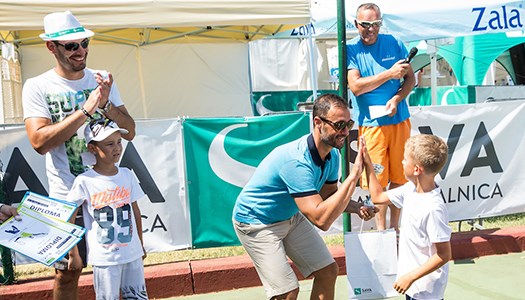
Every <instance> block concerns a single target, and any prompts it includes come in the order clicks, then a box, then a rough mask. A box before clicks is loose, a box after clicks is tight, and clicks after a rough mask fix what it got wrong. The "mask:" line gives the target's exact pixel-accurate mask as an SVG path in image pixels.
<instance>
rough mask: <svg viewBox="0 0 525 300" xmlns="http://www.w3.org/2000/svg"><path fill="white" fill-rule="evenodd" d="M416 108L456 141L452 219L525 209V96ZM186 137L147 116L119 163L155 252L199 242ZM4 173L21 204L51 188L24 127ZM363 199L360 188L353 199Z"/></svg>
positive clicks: (449, 174)
mask: <svg viewBox="0 0 525 300" xmlns="http://www.w3.org/2000/svg"><path fill="white" fill-rule="evenodd" d="M411 114H412V117H411V120H412V130H413V131H412V134H418V133H432V134H435V135H437V136H440V137H442V138H443V139H444V140H445V141H446V142H447V143H448V145H449V161H448V163H447V165H446V166H445V168H444V169H443V171H442V172H441V173H440V174H439V175H438V176H437V178H436V179H437V182H438V184H439V185H440V186H441V188H442V190H443V195H442V196H443V201H444V202H445V203H447V207H448V210H449V215H450V219H451V220H452V221H457V220H465V219H473V218H480V217H491V216H498V215H505V214H511V213H519V212H523V211H525V199H524V198H523V197H522V194H523V190H524V189H523V187H522V184H521V183H522V182H524V181H525V172H524V171H523V170H525V142H524V141H525V137H524V134H525V132H524V130H523V128H525V101H505V102H492V103H478V104H468V105H453V106H426V107H411ZM356 136H357V132H356V130H352V133H351V137H352V138H353V139H354V140H355V138H356ZM182 138H183V137H182V132H181V122H180V121H179V120H173V119H171V120H146V121H138V122H137V135H136V137H135V139H134V140H133V142H132V143H125V144H124V149H125V151H124V154H123V157H122V160H121V162H120V165H121V166H124V167H129V168H131V169H132V170H133V172H134V173H135V174H136V175H137V178H138V179H139V182H140V184H141V186H142V188H143V189H144V191H145V192H146V194H147V195H148V197H147V198H145V199H144V200H142V201H141V202H140V203H139V205H140V208H141V211H142V215H143V216H142V217H143V219H142V221H143V229H144V238H145V244H146V245H145V246H146V249H147V251H148V252H155V251H168V250H174V249H182V248H188V247H191V246H192V245H191V244H192V243H191V241H192V238H191V230H190V229H191V228H190V219H189V214H190V212H189V206H188V205H187V202H188V201H187V199H186V180H185V169H184V157H185V155H184V153H183V147H182ZM184 138H185V139H194V138H199V137H196V136H186V137H184ZM352 149H353V150H352V151H354V150H355V149H356V147H355V142H352ZM0 171H1V172H5V173H6V175H5V177H4V178H3V181H4V186H5V189H6V192H7V194H8V197H9V199H10V201H13V202H15V203H18V202H20V200H21V199H22V197H23V195H24V194H25V192H26V191H27V190H31V191H34V192H36V193H40V194H45V191H46V190H47V178H46V177H45V166H44V158H43V156H40V155H38V154H37V153H36V152H35V151H34V150H33V149H32V147H31V145H30V144H29V141H28V140H27V135H26V132H25V129H24V128H23V126H20V127H19V128H7V129H4V130H0ZM39 189H40V190H39ZM42 189H43V190H44V193H42V192H41V190H42ZM362 197H366V194H365V193H363V192H362V191H360V192H359V193H356V194H354V196H353V199H354V200H360V198H361V199H362ZM221 222H230V220H229V219H228V220H221ZM352 225H353V226H352V227H353V229H352V230H354V231H355V230H356V229H357V230H358V229H359V227H360V225H361V223H360V221H358V220H355V219H354V218H352ZM356 226H357V228H356ZM334 227H336V229H337V228H338V227H341V225H340V223H338V224H337V225H334ZM363 227H364V228H363V230H368V229H370V228H372V227H373V221H369V222H365V224H364V226H363Z"/></svg>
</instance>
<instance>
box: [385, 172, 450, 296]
mask: <svg viewBox="0 0 525 300" xmlns="http://www.w3.org/2000/svg"><path fill="white" fill-rule="evenodd" d="M436 186H437V185H436ZM440 192H441V188H439V187H437V188H435V189H434V190H432V191H431V192H428V193H417V192H416V186H415V185H414V184H413V183H412V182H410V181H409V182H407V183H406V184H404V185H403V186H401V187H399V188H396V189H393V190H388V191H387V195H388V198H389V199H390V201H391V202H392V203H393V204H394V205H395V206H397V207H399V208H403V214H402V216H401V228H400V237H399V259H398V265H397V274H398V278H399V277H401V276H403V275H405V274H406V273H408V272H410V271H412V270H414V269H416V268H418V267H420V266H421V265H423V264H424V263H425V262H427V261H428V260H429V258H430V257H431V256H432V255H434V254H435V253H436V247H435V246H434V245H433V243H441V242H447V241H450V235H451V233H452V229H451V228H450V226H448V220H449V219H448V212H447V208H446V206H445V203H444V202H443V199H442V197H441V194H440ZM447 281H448V263H446V264H445V265H443V266H441V268H439V269H437V270H435V271H434V272H432V273H430V274H428V275H426V276H423V277H422V278H420V279H418V280H416V281H415V282H414V283H413V284H412V286H411V287H410V288H409V289H408V291H407V292H406V294H407V295H409V296H411V297H413V298H416V299H443V298H444V294H445V288H446V286H447Z"/></svg>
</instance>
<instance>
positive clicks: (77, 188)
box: [67, 119, 148, 299]
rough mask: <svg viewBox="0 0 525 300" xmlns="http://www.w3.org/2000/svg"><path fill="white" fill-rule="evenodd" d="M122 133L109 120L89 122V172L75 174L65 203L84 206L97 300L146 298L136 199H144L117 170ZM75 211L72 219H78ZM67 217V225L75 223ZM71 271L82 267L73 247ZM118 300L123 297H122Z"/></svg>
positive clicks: (129, 175)
mask: <svg viewBox="0 0 525 300" xmlns="http://www.w3.org/2000/svg"><path fill="white" fill-rule="evenodd" d="M126 133H128V131H127V130H126V129H122V128H119V127H118V125H117V124H116V123H115V122H113V121H111V120H109V119H101V120H92V121H91V122H90V123H89V124H88V125H87V126H86V128H85V130H84V134H85V138H86V143H87V148H88V151H89V152H91V153H92V154H93V155H95V158H96V163H95V165H94V166H93V168H92V169H89V170H88V171H86V172H84V173H82V174H80V175H78V176H77V177H76V178H75V181H74V182H73V187H72V188H71V191H70V192H69V194H68V196H67V200H68V201H70V202H74V203H76V204H77V205H79V206H82V212H83V217H84V226H85V227H86V229H87V232H86V241H87V262H88V263H89V264H90V265H92V266H93V280H94V287H95V294H96V296H97V299H147V297H148V295H147V292H146V283H145V279H144V265H143V262H142V260H143V258H145V257H146V252H145V251H144V247H143V245H144V244H143V240H142V221H141V214H140V209H139V206H138V204H137V200H139V199H140V198H142V197H143V196H144V192H143V191H142V189H141V187H140V185H139V183H138V181H137V179H136V178H135V176H134V175H133V173H132V172H131V171H130V170H129V169H127V168H121V167H117V166H116V163H118V161H119V159H120V157H121V155H122V137H121V135H122V134H126ZM76 214H77V212H75V214H74V216H75V217H76ZM75 217H72V218H71V222H73V220H74V219H75ZM69 259H70V266H73V268H77V267H78V268H80V267H82V259H81V258H80V256H79V254H78V248H77V247H76V246H75V247H74V248H73V249H71V251H70V252H69ZM121 297H122V298H121Z"/></svg>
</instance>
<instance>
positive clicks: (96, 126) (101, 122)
mask: <svg viewBox="0 0 525 300" xmlns="http://www.w3.org/2000/svg"><path fill="white" fill-rule="evenodd" d="M111 122H112V121H111V120H110V119H95V120H91V121H90V122H89V125H88V126H89V128H90V129H91V132H93V136H97V135H98V133H99V132H100V130H101V129H102V128H105V127H107V126H108V125H109V124H110V123H111Z"/></svg>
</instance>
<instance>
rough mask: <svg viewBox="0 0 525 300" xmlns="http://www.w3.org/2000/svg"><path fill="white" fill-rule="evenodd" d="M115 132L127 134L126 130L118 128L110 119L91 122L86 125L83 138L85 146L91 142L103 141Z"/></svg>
mask: <svg viewBox="0 0 525 300" xmlns="http://www.w3.org/2000/svg"><path fill="white" fill-rule="evenodd" d="M115 132H120V133H122V134H128V133H129V131H127V130H126V129H123V128H120V127H118V125H117V123H115V122H113V121H111V120H110V119H100V120H93V121H91V122H89V124H88V125H86V128H85V129H84V137H85V138H86V144H89V143H90V142H91V141H95V142H100V141H103V140H105V139H106V138H107V137H108V136H110V135H112V134H113V133H115Z"/></svg>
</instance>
